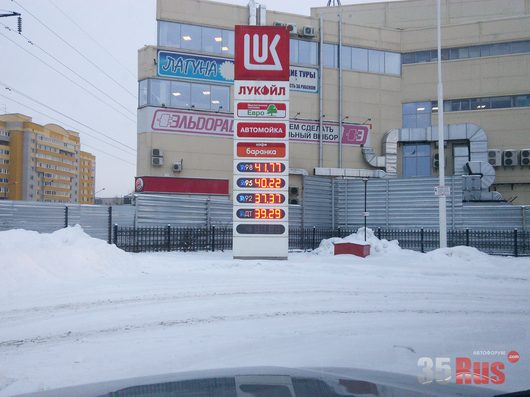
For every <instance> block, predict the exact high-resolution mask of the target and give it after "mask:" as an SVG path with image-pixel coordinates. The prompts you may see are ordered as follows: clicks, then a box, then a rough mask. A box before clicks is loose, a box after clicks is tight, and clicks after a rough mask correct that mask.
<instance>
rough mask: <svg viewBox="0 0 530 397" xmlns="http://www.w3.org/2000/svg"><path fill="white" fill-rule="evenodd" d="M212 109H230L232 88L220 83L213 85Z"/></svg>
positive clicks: (224, 110)
mask: <svg viewBox="0 0 530 397" xmlns="http://www.w3.org/2000/svg"><path fill="white" fill-rule="evenodd" d="M210 99H211V109H212V110H216V111H222V112H229V111H230V88H229V87H225V86H219V85H212V86H211V96H210Z"/></svg>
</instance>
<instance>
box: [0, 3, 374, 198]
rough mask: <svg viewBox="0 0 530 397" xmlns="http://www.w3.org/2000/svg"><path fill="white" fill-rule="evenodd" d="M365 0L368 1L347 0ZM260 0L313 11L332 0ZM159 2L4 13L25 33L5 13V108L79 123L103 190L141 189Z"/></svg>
mask: <svg viewBox="0 0 530 397" xmlns="http://www.w3.org/2000/svg"><path fill="white" fill-rule="evenodd" d="M175 1H178V0H175ZM224 2H226V3H233V4H240V5H246V4H248V1H247V0H226V1H224ZM362 2H368V1H365V0H358V1H355V0H350V1H343V2H342V4H352V3H362ZM259 3H261V4H265V5H266V6H267V8H268V9H269V10H278V11H285V12H291V13H297V14H307V15H308V14H309V12H310V7H316V6H325V5H326V4H327V0H305V1H298V0H297V1H285V0H263V1H260V2H259ZM155 7H156V1H155V0H135V1H131V0H91V1H86V0H0V10H1V11H0V14H1V13H4V12H5V11H16V12H20V13H21V14H22V16H23V20H22V25H23V31H22V34H23V36H20V35H18V33H16V25H17V21H16V18H12V17H11V18H0V24H1V25H0V49H1V51H0V114H3V113H4V112H7V113H24V114H26V115H29V116H31V117H33V120H34V121H35V122H37V123H40V124H47V123H56V124H59V125H61V126H63V127H65V128H67V129H72V130H75V131H79V133H80V135H81V148H82V149H83V150H87V151H89V152H92V153H94V154H95V155H96V156H97V166H96V191H100V190H101V189H105V190H104V191H101V192H99V193H98V194H97V195H98V196H101V197H109V196H117V195H124V194H127V193H130V192H131V191H132V190H133V186H134V176H135V173H136V108H137V78H136V75H137V72H136V71H137V50H138V49H139V48H141V47H142V46H144V45H148V44H156V19H155ZM4 25H5V26H7V27H8V28H11V29H12V30H11V31H10V30H8V29H7V28H6V27H5V26H4ZM28 40H29V41H30V42H31V43H33V44H31V43H29V42H28ZM36 57H38V58H40V59H41V60H42V61H44V62H45V63H47V64H48V65H49V66H47V65H46V64H45V63H43V62H42V61H41V60H39V59H37V58H36ZM54 69H55V70H54ZM5 85H7V86H9V87H10V88H11V90H7V89H6V88H5ZM35 101H37V102H35ZM57 112H60V113H62V114H59V113H57Z"/></svg>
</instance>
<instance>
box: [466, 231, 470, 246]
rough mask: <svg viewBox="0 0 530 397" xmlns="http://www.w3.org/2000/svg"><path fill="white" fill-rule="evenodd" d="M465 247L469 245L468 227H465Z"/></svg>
mask: <svg viewBox="0 0 530 397" xmlns="http://www.w3.org/2000/svg"><path fill="white" fill-rule="evenodd" d="M466 247H469V229H466Z"/></svg>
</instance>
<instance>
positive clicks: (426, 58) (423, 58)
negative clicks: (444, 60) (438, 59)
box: [416, 51, 432, 63]
mask: <svg viewBox="0 0 530 397" xmlns="http://www.w3.org/2000/svg"><path fill="white" fill-rule="evenodd" d="M431 60H432V57H431V51H418V52H416V63H422V62H431Z"/></svg>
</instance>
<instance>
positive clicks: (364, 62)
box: [351, 48, 368, 72]
mask: <svg viewBox="0 0 530 397" xmlns="http://www.w3.org/2000/svg"><path fill="white" fill-rule="evenodd" d="M351 68H352V70H356V71H358V72H367V71H368V50H367V49H365V48H352V49H351Z"/></svg>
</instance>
